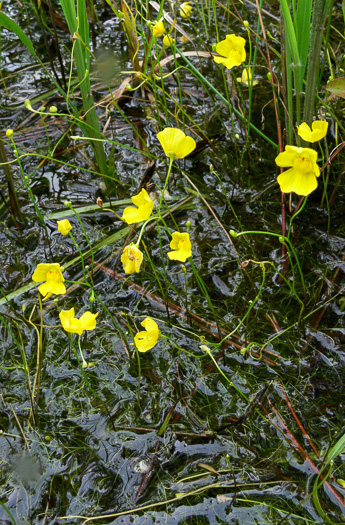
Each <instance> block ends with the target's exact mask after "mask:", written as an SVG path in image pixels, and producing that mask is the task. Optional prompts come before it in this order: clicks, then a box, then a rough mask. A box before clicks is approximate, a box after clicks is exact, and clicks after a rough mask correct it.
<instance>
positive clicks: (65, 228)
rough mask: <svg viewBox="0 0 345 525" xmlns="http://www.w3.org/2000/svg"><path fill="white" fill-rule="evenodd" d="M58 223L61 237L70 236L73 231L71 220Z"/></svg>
mask: <svg viewBox="0 0 345 525" xmlns="http://www.w3.org/2000/svg"><path fill="white" fill-rule="evenodd" d="M56 222H57V225H58V231H59V232H60V233H61V235H68V234H69V232H70V231H71V229H72V224H71V223H70V222H69V220H68V219H64V220H62V221H56Z"/></svg>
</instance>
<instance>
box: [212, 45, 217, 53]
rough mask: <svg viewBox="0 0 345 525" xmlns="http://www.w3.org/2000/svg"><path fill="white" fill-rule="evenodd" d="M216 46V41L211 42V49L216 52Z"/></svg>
mask: <svg viewBox="0 0 345 525" xmlns="http://www.w3.org/2000/svg"><path fill="white" fill-rule="evenodd" d="M216 47H217V44H216V43H213V44H212V51H214V52H216Z"/></svg>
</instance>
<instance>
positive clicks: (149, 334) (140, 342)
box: [134, 317, 159, 352]
mask: <svg viewBox="0 0 345 525" xmlns="http://www.w3.org/2000/svg"><path fill="white" fill-rule="evenodd" d="M141 326H143V327H144V328H145V332H144V331H143V332H138V333H137V334H136V335H135V337H134V343H135V346H136V347H137V349H138V350H139V352H147V351H148V350H151V348H153V347H154V346H155V345H156V343H157V341H158V338H159V328H158V325H157V323H156V322H155V321H154V320H153V319H150V317H146V319H144V321H143V322H142V323H141Z"/></svg>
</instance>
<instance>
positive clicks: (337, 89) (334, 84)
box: [326, 77, 345, 98]
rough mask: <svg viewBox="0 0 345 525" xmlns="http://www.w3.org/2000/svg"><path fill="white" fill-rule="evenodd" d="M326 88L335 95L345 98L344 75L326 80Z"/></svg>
mask: <svg viewBox="0 0 345 525" xmlns="http://www.w3.org/2000/svg"><path fill="white" fill-rule="evenodd" d="M326 89H327V90H328V91H330V92H331V93H332V95H334V96H336V97H341V98H345V77H340V78H335V79H334V80H331V82H328V84H327V86H326Z"/></svg>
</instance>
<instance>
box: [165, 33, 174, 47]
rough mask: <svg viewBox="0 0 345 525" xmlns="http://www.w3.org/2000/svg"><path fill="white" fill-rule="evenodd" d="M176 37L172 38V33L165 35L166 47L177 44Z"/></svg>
mask: <svg viewBox="0 0 345 525" xmlns="http://www.w3.org/2000/svg"><path fill="white" fill-rule="evenodd" d="M175 42H176V41H175V38H172V36H170V35H165V37H164V38H163V45H164V46H165V47H170V46H171V45H172V44H175Z"/></svg>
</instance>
